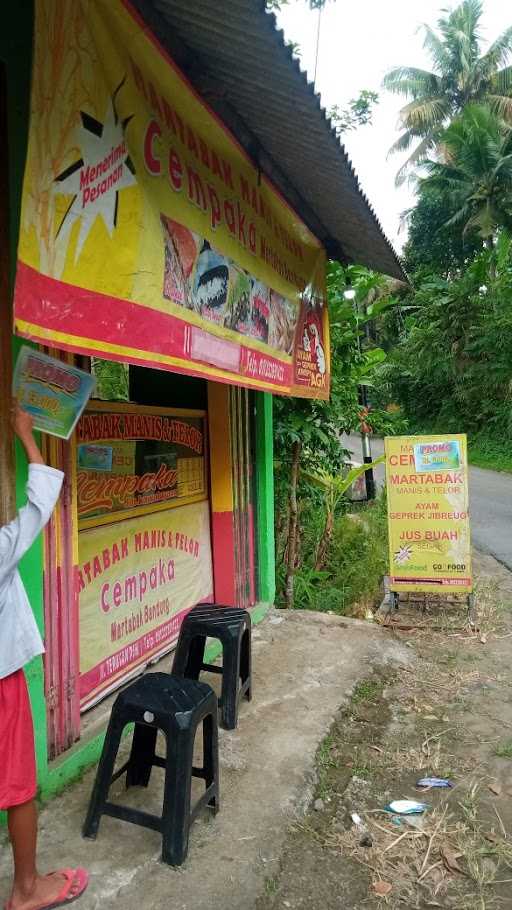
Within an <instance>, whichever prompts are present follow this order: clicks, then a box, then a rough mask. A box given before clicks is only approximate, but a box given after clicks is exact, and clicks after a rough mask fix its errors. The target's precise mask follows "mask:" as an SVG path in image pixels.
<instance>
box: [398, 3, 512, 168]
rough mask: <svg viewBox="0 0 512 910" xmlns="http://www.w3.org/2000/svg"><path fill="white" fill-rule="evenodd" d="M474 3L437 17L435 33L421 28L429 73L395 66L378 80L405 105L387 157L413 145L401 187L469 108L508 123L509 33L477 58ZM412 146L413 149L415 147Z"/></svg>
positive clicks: (511, 113)
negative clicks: (485, 109)
mask: <svg viewBox="0 0 512 910" xmlns="http://www.w3.org/2000/svg"><path fill="white" fill-rule="evenodd" d="M482 11H483V6H482V3H481V2H480V0H463V2H462V3H460V4H459V5H458V6H457V7H456V8H455V9H454V10H452V11H451V12H448V11H443V16H442V17H441V18H440V19H439V20H438V23H437V26H438V29H437V32H436V31H434V29H432V28H431V27H430V26H428V25H424V26H423V32H424V47H425V50H426V51H427V52H428V54H429V56H430V58H431V60H432V64H433V68H432V71H427V70H423V69H419V68H417V67H409V66H400V67H395V68H394V69H392V70H391V71H390V72H389V73H387V75H386V76H385V78H384V82H383V85H384V88H386V89H387V90H388V91H390V92H393V93H394V94H397V95H402V96H403V97H405V98H406V99H407V104H406V105H405V106H404V107H403V108H402V110H401V111H400V126H401V128H402V130H403V132H402V134H401V136H400V137H399V139H397V141H396V142H395V143H394V145H393V146H392V147H391V149H390V151H391V152H404V151H406V150H407V149H409V148H410V147H411V146H413V145H416V147H415V148H414V151H413V153H412V154H411V155H410V157H409V158H408V159H407V161H406V162H405V164H404V165H403V166H402V167H401V168H400V170H399V171H398V174H397V182H398V183H401V182H402V181H403V180H404V179H405V178H406V177H407V176H408V174H410V173H411V172H412V171H413V170H414V168H415V167H416V165H417V164H418V163H419V162H421V161H423V160H425V158H426V157H427V156H428V154H429V152H430V151H431V150H432V149H433V148H436V149H439V145H440V142H441V135H442V132H443V131H444V129H445V127H446V126H447V125H448V124H449V123H450V122H451V121H452V120H453V119H454V118H455V117H457V116H458V114H460V113H461V111H463V110H464V108H465V107H466V105H467V104H469V103H471V102H477V103H481V102H484V103H487V104H488V105H489V106H490V108H491V109H492V111H493V112H494V113H496V114H497V115H498V116H499V117H500V118H501V119H504V120H507V121H508V122H512V98H511V94H512V67H510V66H508V65H507V64H508V61H509V58H510V55H511V53H512V28H508V29H506V31H505V32H503V34H502V35H500V36H499V37H498V38H497V39H496V41H495V42H494V43H493V44H492V45H491V47H490V48H489V49H488V50H487V51H486V52H485V53H484V54H481V52H480V37H481V36H480V20H481V17H482ZM416 143H417V144H416Z"/></svg>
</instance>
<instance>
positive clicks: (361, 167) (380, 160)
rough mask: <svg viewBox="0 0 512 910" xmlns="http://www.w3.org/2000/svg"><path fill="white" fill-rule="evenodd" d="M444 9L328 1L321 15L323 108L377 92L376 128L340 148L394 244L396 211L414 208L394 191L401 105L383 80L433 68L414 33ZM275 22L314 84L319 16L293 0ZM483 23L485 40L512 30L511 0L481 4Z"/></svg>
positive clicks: (402, 192) (395, 0) (405, 192)
mask: <svg viewBox="0 0 512 910" xmlns="http://www.w3.org/2000/svg"><path fill="white" fill-rule="evenodd" d="M448 5H450V4H449V3H448V2H446V0H445V2H443V0H351V2H350V3H348V2H347V0H328V2H327V5H326V7H325V8H324V10H323V12H322V15H321V21H320V25H321V27H320V44H319V57H318V69H317V80H316V86H317V91H319V92H320V94H321V96H322V103H323V105H324V106H325V107H327V108H329V107H331V106H332V105H334V104H338V105H340V106H343V105H345V104H346V103H347V101H348V100H349V99H350V98H353V97H355V96H357V95H358V94H359V92H360V90H361V89H364V88H365V89H372V90H374V91H379V92H380V103H379V105H378V107H377V108H376V110H375V114H374V121H373V124H372V125H371V126H366V127H361V128H360V129H359V130H358V131H357V132H355V133H346V134H345V136H344V143H345V146H346V148H347V151H348V153H349V155H350V157H351V159H352V163H353V165H354V167H355V170H356V173H357V174H358V176H359V179H360V183H361V185H362V188H363V190H364V192H365V193H366V195H367V196H368V198H369V200H370V202H371V203H372V205H373V207H374V209H375V211H376V213H377V217H378V218H379V220H380V222H381V224H382V226H383V228H384V230H385V232H386V234H387V235H388V237H389V239H390V240H391V241H392V242H393V243H394V244H395V245H397V247H401V246H402V244H403V241H404V239H405V238H404V236H403V233H401V234H399V233H398V228H399V220H400V213H401V212H402V211H404V209H407V208H409V207H410V206H411V205H412V204H413V201H414V196H413V194H412V192H411V190H410V189H408V188H407V187H402V188H400V189H396V188H395V185H394V177H395V173H396V171H397V169H398V166H399V164H400V162H401V159H400V157H399V156H397V155H394V156H392V157H391V158H390V159H388V160H386V156H387V151H388V149H389V147H390V145H391V144H392V143H393V142H394V140H395V139H396V138H397V136H398V133H397V132H396V122H397V114H398V110H399V108H400V106H401V105H400V99H398V98H396V97H395V96H393V95H390V94H388V93H385V92H383V91H381V89H380V83H381V81H382V77H383V75H384V73H385V72H386V71H387V70H388V69H390V68H391V67H393V66H396V65H401V64H402V65H412V66H420V67H425V68H428V69H430V68H431V66H430V63H429V58H428V57H427V55H426V54H425V52H424V50H423V47H422V44H423V39H422V35H421V32H420V31H418V28H419V26H421V24H422V23H423V22H428V23H429V24H430V25H434V24H435V23H436V21H437V19H438V18H439V12H440V10H441V9H442V8H444V7H447V6H448ZM278 23H279V25H280V26H281V28H283V29H284V31H285V36H286V38H287V39H288V40H290V41H295V42H297V44H299V45H300V48H301V57H300V60H301V66H302V68H303V69H306V70H307V72H308V76H309V78H310V79H313V73H314V61H315V50H316V38H317V25H318V12H316V11H311V10H310V9H309V6H308V3H307V0H290V5H289V6H287V7H285V8H284V9H283V10H282V12H281V13H280V14H279V16H278ZM482 25H483V29H482V34H483V38H484V40H485V41H486V43H489V42H492V41H493V40H494V39H495V38H496V36H497V35H498V34H500V32H502V31H503V30H504V29H505V28H506V27H507V26H509V25H512V5H511V4H510V3H509V0H485V3H484V17H483V21H482ZM402 103H403V102H402Z"/></svg>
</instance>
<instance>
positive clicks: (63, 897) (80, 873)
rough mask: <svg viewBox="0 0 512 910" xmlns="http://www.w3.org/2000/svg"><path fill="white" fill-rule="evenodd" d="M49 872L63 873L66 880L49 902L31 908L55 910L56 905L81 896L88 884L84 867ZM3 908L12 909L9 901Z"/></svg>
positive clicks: (63, 905)
mask: <svg viewBox="0 0 512 910" xmlns="http://www.w3.org/2000/svg"><path fill="white" fill-rule="evenodd" d="M50 874H53V875H63V876H64V878H65V879H66V881H65V883H64V885H63V886H62V888H61V890H60V891H59V893H58V895H57V897H56V898H55V900H54V901H52V903H51V904H38V905H37V906H36V907H34V908H33V910H55V908H56V907H65V906H67V904H72V903H73V901H76V900H78V898H79V897H81V896H82V894H83V893H84V891H85V889H86V888H87V885H88V884H89V873H88V872H86V870H85V869H81V868H77V869H59V870H58V872H54V873H50ZM5 910H12V904H11V902H10V901H9V903H7V904H6V905H5Z"/></svg>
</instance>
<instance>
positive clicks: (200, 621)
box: [172, 604, 252, 730]
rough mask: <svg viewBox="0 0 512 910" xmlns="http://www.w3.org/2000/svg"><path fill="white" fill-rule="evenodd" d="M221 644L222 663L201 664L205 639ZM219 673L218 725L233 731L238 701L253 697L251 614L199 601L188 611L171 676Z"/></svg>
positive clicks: (190, 677)
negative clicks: (220, 680)
mask: <svg viewBox="0 0 512 910" xmlns="http://www.w3.org/2000/svg"><path fill="white" fill-rule="evenodd" d="M208 638H216V639H217V640H218V641H220V643H221V645H222V666H220V667H219V666H216V665H215V664H206V663H204V652H205V647H206V640H207V639H208ZM203 671H206V672H208V673H218V674H221V675H222V690H221V697H220V708H221V724H222V726H223V727H225V728H226V729H227V730H233V729H235V727H236V726H237V723H238V708H239V704H240V700H241V699H242V698H246V699H247V700H248V701H250V700H251V697H252V656H251V616H250V613H249V612H248V611H247V610H243V609H241V608H240V607H229V606H226V605H224V604H199V605H198V606H197V607H194V608H193V609H192V610H191V611H190V613H188V614H187V616H186V617H185V619H184V620H183V623H182V625H181V629H180V635H179V639H178V645H177V647H176V653H175V656H174V663H173V667H172V672H173V675H174V676H178V677H181V678H187V679H194V680H197V679H198V678H199V675H200V673H201V672H203Z"/></svg>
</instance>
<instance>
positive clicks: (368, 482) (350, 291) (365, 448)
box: [343, 287, 376, 501]
mask: <svg viewBox="0 0 512 910" xmlns="http://www.w3.org/2000/svg"><path fill="white" fill-rule="evenodd" d="M343 296H344V297H345V299H346V300H355V298H356V291H355V289H354V288H350V287H349V288H347V289H346V290H345V291H344V292H343ZM355 310H356V319H357V318H358V316H359V312H358V309H357V303H356V307H355ZM365 332H366V337H367V338H369V331H368V323H366V324H365ZM358 342H359V335H358ZM359 404H360V405H361V408H362V416H361V449H362V454H363V463H364V464H371V463H372V447H371V442H370V433H369V432H368V431H367V429H366V428H365V427H366V420H365V418H366V415H367V413H368V393H367V390H366V386H365V385H360V386H359ZM364 482H365V486H366V499H367V500H368V501H369V500H372V499H375V492H376V491H375V477H374V474H373V468H368V470H367V471H365V474H364Z"/></svg>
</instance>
